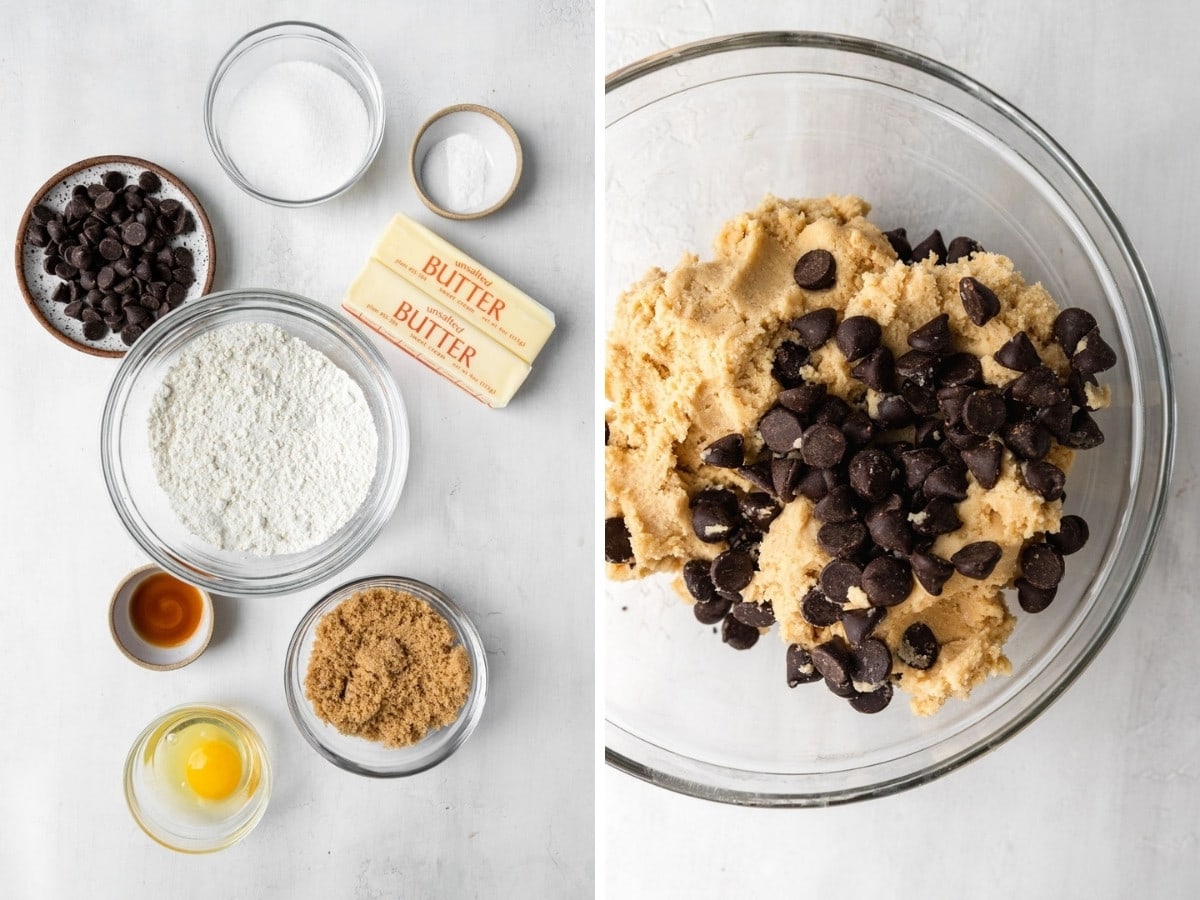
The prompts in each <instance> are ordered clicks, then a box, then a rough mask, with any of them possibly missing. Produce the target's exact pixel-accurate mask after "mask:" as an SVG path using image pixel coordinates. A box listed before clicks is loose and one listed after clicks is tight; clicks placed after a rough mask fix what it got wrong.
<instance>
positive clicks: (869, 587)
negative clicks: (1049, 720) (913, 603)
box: [862, 556, 913, 606]
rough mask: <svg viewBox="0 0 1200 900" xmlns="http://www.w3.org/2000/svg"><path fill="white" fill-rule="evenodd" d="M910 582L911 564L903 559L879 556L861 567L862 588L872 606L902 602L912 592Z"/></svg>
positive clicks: (911, 575) (911, 574)
mask: <svg viewBox="0 0 1200 900" xmlns="http://www.w3.org/2000/svg"><path fill="white" fill-rule="evenodd" d="M912 582H913V573H912V566H910V565H909V564H908V560H905V559H897V558H896V557H894V556H881V557H879V558H878V559H873V560H871V561H870V562H869V563H867V564H866V566H865V567H864V568H863V574H862V588H863V591H864V592H865V593H866V595H867V599H868V600H869V601H871V605H872V606H895V605H896V604H898V603H903V602H904V600H905V599H906V598H907V597H908V595H909V594H910V593H912Z"/></svg>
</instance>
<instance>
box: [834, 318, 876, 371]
mask: <svg viewBox="0 0 1200 900" xmlns="http://www.w3.org/2000/svg"><path fill="white" fill-rule="evenodd" d="M882 336H883V331H882V329H880V327H879V323H878V322H876V321H875V320H874V319H872V318H871V317H870V316H849V317H848V318H846V319H843V320H842V324H841V325H839V326H838V328H837V345H838V349H839V350H841V351H842V355H843V356H845V357H846V359H847V360H849V361H850V362H854V361H856V360H859V359H862V358H863V357H864V356H866V355H867V354H869V353H870V352H871V351H872V350H874V349H875V348H876V347H878V346H879V341H880V339H881V337H882Z"/></svg>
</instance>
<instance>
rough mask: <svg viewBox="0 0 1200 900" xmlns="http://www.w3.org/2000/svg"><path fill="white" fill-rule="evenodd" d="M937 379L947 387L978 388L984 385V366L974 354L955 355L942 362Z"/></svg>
mask: <svg viewBox="0 0 1200 900" xmlns="http://www.w3.org/2000/svg"><path fill="white" fill-rule="evenodd" d="M937 379H938V381H939V382H940V383H941V384H942V385H946V386H952V387H953V386H966V385H971V386H974V387H978V386H979V385H982V384H983V366H982V365H980V363H979V357H978V356H975V355H974V354H973V353H953V354H951V355H950V356H947V357H946V358H945V359H944V360H942V364H941V365H940V366H939V367H938V372H937ZM964 402H965V398H964Z"/></svg>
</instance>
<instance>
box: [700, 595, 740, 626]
mask: <svg viewBox="0 0 1200 900" xmlns="http://www.w3.org/2000/svg"><path fill="white" fill-rule="evenodd" d="M732 607H733V601H732V600H730V599H729V598H728V597H721V596H719V595H718V594H716V593H714V594H713V595H712V599H711V600H698V601H696V602H695V603H693V604H692V615H693V616H695V617H696V621H698V622H699V623H700V624H701V625H716V624H717V623H718V622H720V621H721V620H722V619H724V618H725V617H726V616H727V615H729V610H730V609H731V608H732Z"/></svg>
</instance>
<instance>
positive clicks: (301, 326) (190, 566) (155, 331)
mask: <svg viewBox="0 0 1200 900" xmlns="http://www.w3.org/2000/svg"><path fill="white" fill-rule="evenodd" d="M235 322H262V323H266V324H270V325H275V326H277V327H278V328H281V329H283V330H284V331H286V332H287V333H288V334H291V335H294V336H295V337H298V338H300V339H301V340H303V341H304V342H305V343H307V344H308V345H309V346H310V347H312V348H314V349H316V350H319V351H321V352H322V353H324V354H325V355H326V356H327V357H329V359H330V360H331V361H332V362H333V363H334V364H335V365H337V366H338V367H339V368H340V369H342V370H343V371H344V372H346V374H347V375H349V376H350V377H351V378H353V379H354V381H355V382H357V384H358V386H359V387H361V388H362V391H363V395H364V396H365V397H366V400H367V405H368V406H369V407H370V410H371V416H372V417H373V418H374V420H375V430H376V432H377V433H378V436H379V451H378V458H377V461H376V466H375V476H374V479H373V480H372V482H371V486H370V488H369V489H368V491H367V496H366V499H365V500H364V501H363V503H362V505H361V506H360V507H359V508H358V511H357V512H356V513H355V514H354V516H353V517H352V518H351V519H350V520H349V521H348V522H347V523H346V524H345V525H343V526H342V527H341V528H339V529H338V530H337V531H336V532H334V534H333V535H331V536H330V537H329V538H328V539H326V540H325V541H323V542H322V543H320V544H318V545H317V546H315V547H312V548H310V549H308V550H305V551H302V552H300V553H286V554H280V555H278V556H265V557H264V556H250V555H248V554H245V553H235V552H232V551H226V550H219V549H217V548H216V547H213V546H212V545H211V544H208V543H207V542H205V541H202V540H201V539H200V538H198V537H196V536H195V535H193V534H192V533H191V532H190V531H188V530H187V529H186V528H185V527H184V525H183V523H182V522H181V521H180V520H179V519H178V518H177V517H176V515H175V513H174V511H172V509H171V507H170V504H169V502H168V500H167V495H166V493H165V492H164V491H163V490H162V489H161V488H160V487H159V485H158V480H157V479H156V477H155V474H154V466H153V464H152V460H151V455H150V445H149V439H148V429H147V421H148V418H149V414H150V406H151V402H152V400H153V399H154V396H155V394H156V393H157V392H158V389H159V386H160V385H161V384H162V380H163V378H164V377H165V376H166V373H167V371H168V370H169V369H170V368H171V366H172V365H174V363H175V361H176V360H177V359H178V358H179V354H180V352H182V350H183V349H184V348H185V347H187V346H188V344H189V343H191V342H192V341H193V340H195V339H196V338H197V337H199V336H200V335H202V334H205V333H207V332H210V331H213V330H215V329H218V328H221V327H223V326H226V325H231V324H233V323H235ZM100 465H101V467H102V469H103V471H104V481H105V484H106V485H107V486H108V493H109V496H110V497H111V498H112V502H113V507H114V508H115V509H116V511H117V515H118V516H119V517H120V519H121V522H122V524H123V525H124V526H125V528H126V529H128V531H129V533H130V535H131V536H132V537H133V539H134V540H135V541H136V542H137V543H138V545H139V546H140V547H141V548H142V550H144V551H145V552H146V554H147V555H148V556H149V557H150V558H151V559H152V560H154V562H156V563H158V564H159V565H160V566H162V567H163V568H164V569H166V570H167V571H168V572H171V573H172V574H174V575H176V576H178V577H179V578H182V579H183V580H184V581H186V582H189V583H190V584H194V585H196V586H198V587H201V588H205V589H207V590H210V591H213V592H214V593H218V594H232V595H235V596H237V595H252V594H283V593H288V592H291V591H298V590H300V589H301V588H305V587H307V586H309V585H311V584H315V583H316V582H318V581H324V580H325V579H326V578H329V577H330V576H331V575H334V574H336V573H337V572H340V571H341V570H342V569H344V568H345V567H346V566H347V565H349V564H350V563H351V562H352V561H353V560H355V559H356V558H357V557H358V556H359V554H361V553H362V552H363V551H364V550H366V549H367V547H369V546H370V545H371V542H372V541H373V540H374V539H375V536H376V535H378V534H379V531H380V529H382V528H383V526H384V524H385V523H386V522H387V520H388V519H389V518H391V515H392V512H393V511H394V510H395V508H396V502H397V501H398V500H399V499H400V490H401V488H402V487H403V486H404V476H405V473H406V472H407V470H408V419H407V416H406V413H405V409H404V401H403V399H402V398H401V396H400V390H399V389H398V388H397V387H396V382H395V379H394V378H393V377H392V373H391V370H390V369H389V368H388V365H387V363H386V362H385V361H384V359H383V357H382V356H381V355H380V353H379V351H378V350H376V349H375V347H374V345H373V344H372V343H371V342H370V340H369V339H368V338H367V337H366V335H364V334H363V333H362V332H361V331H360V330H359V329H358V327H357V326H355V325H354V324H353V323H352V322H350V321H349V320H347V319H346V318H345V317H343V316H341V315H339V314H338V313H337V312H335V311H333V310H331V309H329V308H328V307H325V306H323V305H321V304H320V303H316V302H314V301H312V300H308V299H305V298H304V297H299V296H296V295H295V294H285V293H283V292H281V291H271V290H243V291H222V292H220V293H216V294H210V295H209V296H208V297H205V298H203V299H201V300H195V301H193V302H191V303H188V304H186V305H185V306H183V307H182V308H180V309H179V310H178V311H176V312H173V313H172V314H171V315H169V316H166V317H164V318H162V319H160V320H159V321H157V322H155V323H154V325H153V326H152V327H151V328H149V329H148V330H147V331H146V333H145V334H143V335H142V336H141V337H140V338H138V340H137V342H136V343H135V344H134V345H133V346H132V347H131V348H130V350H129V352H128V353H127V354H126V356H125V359H124V360H123V361H122V363H121V368H120V369H118V370H117V374H116V376H115V377H114V378H113V383H112V387H111V388H110V389H109V393H108V400H107V402H106V403H105V405H104V414H103V418H102V420H101V425H100Z"/></svg>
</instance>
